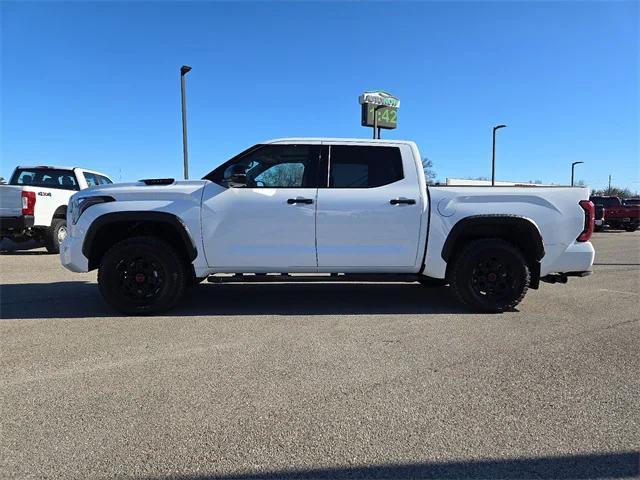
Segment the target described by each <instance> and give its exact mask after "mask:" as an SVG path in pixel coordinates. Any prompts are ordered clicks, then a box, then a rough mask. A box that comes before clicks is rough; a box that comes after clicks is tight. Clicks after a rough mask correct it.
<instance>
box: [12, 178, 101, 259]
mask: <svg viewBox="0 0 640 480" xmlns="http://www.w3.org/2000/svg"><path fill="white" fill-rule="evenodd" d="M110 183H112V182H111V179H110V178H109V177H107V176H106V175H104V174H102V173H99V172H94V171H91V170H85V169H83V168H74V167H51V166H37V167H17V168H16V169H15V170H14V172H13V175H11V179H10V181H9V185H0V238H9V239H11V240H13V241H15V242H20V241H23V240H28V239H35V240H38V241H44V243H45V246H46V247H47V250H48V251H49V252H51V253H58V252H59V251H60V242H62V240H64V238H65V237H66V236H67V220H66V218H67V203H69V198H71V195H73V194H74V193H75V192H76V191H78V190H82V189H85V188H88V187H93V186H96V185H106V184H110Z"/></svg>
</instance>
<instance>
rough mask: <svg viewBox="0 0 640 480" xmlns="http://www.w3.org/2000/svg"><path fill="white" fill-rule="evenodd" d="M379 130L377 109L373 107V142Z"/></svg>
mask: <svg viewBox="0 0 640 480" xmlns="http://www.w3.org/2000/svg"><path fill="white" fill-rule="evenodd" d="M379 131H380V129H378V107H373V139H374V140H375V139H376V138H378V136H377V135H376V132H379Z"/></svg>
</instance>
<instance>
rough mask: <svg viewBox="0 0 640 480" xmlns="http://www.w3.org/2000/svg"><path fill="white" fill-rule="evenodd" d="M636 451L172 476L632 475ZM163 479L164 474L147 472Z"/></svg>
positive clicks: (241, 479) (184, 479) (205, 479)
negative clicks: (158, 474)
mask: <svg viewBox="0 0 640 480" xmlns="http://www.w3.org/2000/svg"><path fill="white" fill-rule="evenodd" d="M638 461H639V454H638V452H621V453H594V454H583V455H565V456H557V457H536V458H515V459H505V460H471V461H460V462H442V463H436V462H434V463H430V462H424V463H409V464H395V465H372V466H354V467H344V468H340V467H336V468H325V469H309V470H283V471H274V472H265V473H255V474H238V475H234V474H231V475H193V476H172V477H170V478H173V479H178V480H249V479H254V480H276V479H282V480H294V479H332V480H334V479H335V480H341V479H353V478H358V479H382V478H394V479H418V478H422V479H430V478H432V479H533V478H536V479H545V480H546V479H548V480H551V479H587V478H590V479H599V478H602V479H604V478H610V479H611V478H636V476H637V475H638V474H639V473H640V468H639V466H638ZM152 478H153V480H164V478H168V477H152Z"/></svg>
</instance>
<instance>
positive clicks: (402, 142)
mask: <svg viewBox="0 0 640 480" xmlns="http://www.w3.org/2000/svg"><path fill="white" fill-rule="evenodd" d="M294 142H358V143H385V144H390V143H392V144H393V143H395V144H399V145H407V144H413V143H415V142H413V141H412V140H397V139H386V138H380V139H373V138H335V137H290V138H274V139H272V140H268V141H266V142H263V143H294Z"/></svg>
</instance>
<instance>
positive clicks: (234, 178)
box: [224, 165, 247, 188]
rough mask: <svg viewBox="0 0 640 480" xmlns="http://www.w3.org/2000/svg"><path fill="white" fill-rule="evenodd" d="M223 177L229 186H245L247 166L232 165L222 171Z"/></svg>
mask: <svg viewBox="0 0 640 480" xmlns="http://www.w3.org/2000/svg"><path fill="white" fill-rule="evenodd" d="M224 179H225V181H226V182H227V185H228V186H229V187H236V188H237V187H246V186H247V167H245V166H244V165H232V166H231V167H229V168H228V169H227V171H226V172H224Z"/></svg>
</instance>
